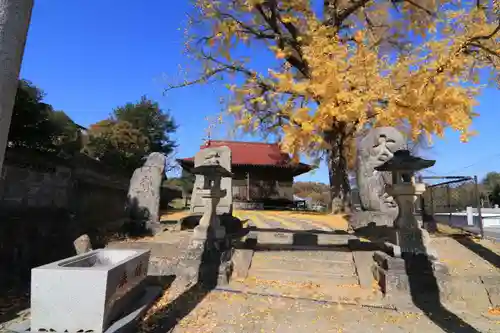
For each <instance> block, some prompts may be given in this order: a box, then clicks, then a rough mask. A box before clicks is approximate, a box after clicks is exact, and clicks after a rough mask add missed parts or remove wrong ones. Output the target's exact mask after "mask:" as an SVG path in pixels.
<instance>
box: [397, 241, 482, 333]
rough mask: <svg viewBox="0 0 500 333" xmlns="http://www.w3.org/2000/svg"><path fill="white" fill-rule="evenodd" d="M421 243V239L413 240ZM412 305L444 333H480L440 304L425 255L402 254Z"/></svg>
mask: <svg viewBox="0 0 500 333" xmlns="http://www.w3.org/2000/svg"><path fill="white" fill-rule="evenodd" d="M415 241H417V242H420V244H422V243H423V241H422V238H421V237H418V240H415ZM403 259H404V260H405V269H406V274H407V275H408V280H409V285H410V292H411V298H412V301H413V304H415V306H416V307H418V308H419V309H420V310H422V312H423V313H424V314H425V315H426V316H427V317H428V318H429V319H430V320H431V321H432V322H433V323H434V324H436V325H437V326H439V327H440V328H441V329H442V330H443V331H444V332H450V333H480V332H479V331H478V330H476V329H475V328H474V327H472V326H471V325H469V324H468V323H467V322H465V321H464V320H463V319H461V318H460V317H458V316H457V315H456V314H454V313H453V312H451V311H449V310H448V309H446V308H445V307H444V306H443V304H442V303H441V298H440V293H439V284H438V281H437V278H436V275H435V274H436V273H435V271H434V269H433V267H432V266H433V265H432V262H431V261H430V260H429V258H428V257H427V255H411V254H409V253H403Z"/></svg>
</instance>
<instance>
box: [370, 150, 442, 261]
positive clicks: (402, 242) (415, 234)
mask: <svg viewBox="0 0 500 333" xmlns="http://www.w3.org/2000/svg"><path fill="white" fill-rule="evenodd" d="M435 163H436V161H434V160H426V159H422V158H420V157H415V156H412V155H411V154H410V152H409V151H408V150H399V151H396V152H395V153H394V156H393V157H392V158H391V159H390V160H388V161H386V162H385V163H384V164H382V165H380V166H378V167H376V168H375V170H377V171H390V172H391V173H392V185H390V186H387V188H386V190H387V193H388V194H389V195H391V196H392V197H393V198H394V200H395V201H396V203H397V204H398V208H399V212H398V216H397V218H396V220H395V221H394V228H395V232H396V240H395V241H396V244H395V245H396V246H397V247H396V248H395V249H396V250H397V251H396V250H395V251H394V252H395V254H396V252H398V254H399V255H401V254H403V253H412V254H425V255H427V256H430V257H435V254H433V253H429V248H428V242H429V234H428V232H427V230H424V229H423V228H422V225H421V223H420V222H419V221H417V219H416V218H415V215H414V213H413V211H414V205H415V201H416V200H417V196H419V195H422V194H423V193H424V192H425V184H423V183H416V182H415V177H414V174H415V172H417V171H419V170H423V169H426V168H429V167H431V166H433V165H434V164H435ZM398 254H396V256H399V255H398Z"/></svg>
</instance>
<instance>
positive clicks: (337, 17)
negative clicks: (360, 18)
mask: <svg viewBox="0 0 500 333" xmlns="http://www.w3.org/2000/svg"><path fill="white" fill-rule="evenodd" d="M370 1H371V0H355V1H351V6H349V7H347V8H344V9H342V10H341V11H340V12H335V13H334V16H333V19H334V22H327V24H328V23H331V24H333V25H334V26H336V27H340V26H341V24H342V22H344V20H345V19H347V18H348V17H349V16H350V15H351V14H352V13H354V12H355V11H357V10H358V9H360V8H361V7H364V6H365V5H366V4H367V3H368V2H370Z"/></svg>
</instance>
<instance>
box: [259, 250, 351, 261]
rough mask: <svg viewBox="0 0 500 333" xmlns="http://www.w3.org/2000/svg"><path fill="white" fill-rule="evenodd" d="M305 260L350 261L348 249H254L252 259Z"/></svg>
mask: <svg viewBox="0 0 500 333" xmlns="http://www.w3.org/2000/svg"><path fill="white" fill-rule="evenodd" d="M260 258H262V259H263V260H271V259H278V258H281V259H283V260H306V261H318V260H319V261H323V262H352V261H353V258H352V252H350V251H255V253H254V259H257V260H260Z"/></svg>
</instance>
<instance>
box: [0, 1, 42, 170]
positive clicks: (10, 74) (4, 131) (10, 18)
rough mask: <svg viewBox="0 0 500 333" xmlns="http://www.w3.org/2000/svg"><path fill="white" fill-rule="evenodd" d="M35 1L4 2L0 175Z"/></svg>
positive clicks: (0, 9) (0, 19)
mask: <svg viewBox="0 0 500 333" xmlns="http://www.w3.org/2000/svg"><path fill="white" fill-rule="evenodd" d="M33 1H34V0H0V64H2V71H1V72H0V174H1V172H2V165H3V160H4V156H5V148H6V146H7V137H8V134H9V128H10V121H11V118H12V108H13V107H14V100H15V97H16V91H17V83H18V79H19V71H20V70H21V62H22V59H23V54H24V46H25V44H26V37H27V35H28V27H29V23H30V19H31V10H32V8H33Z"/></svg>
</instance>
